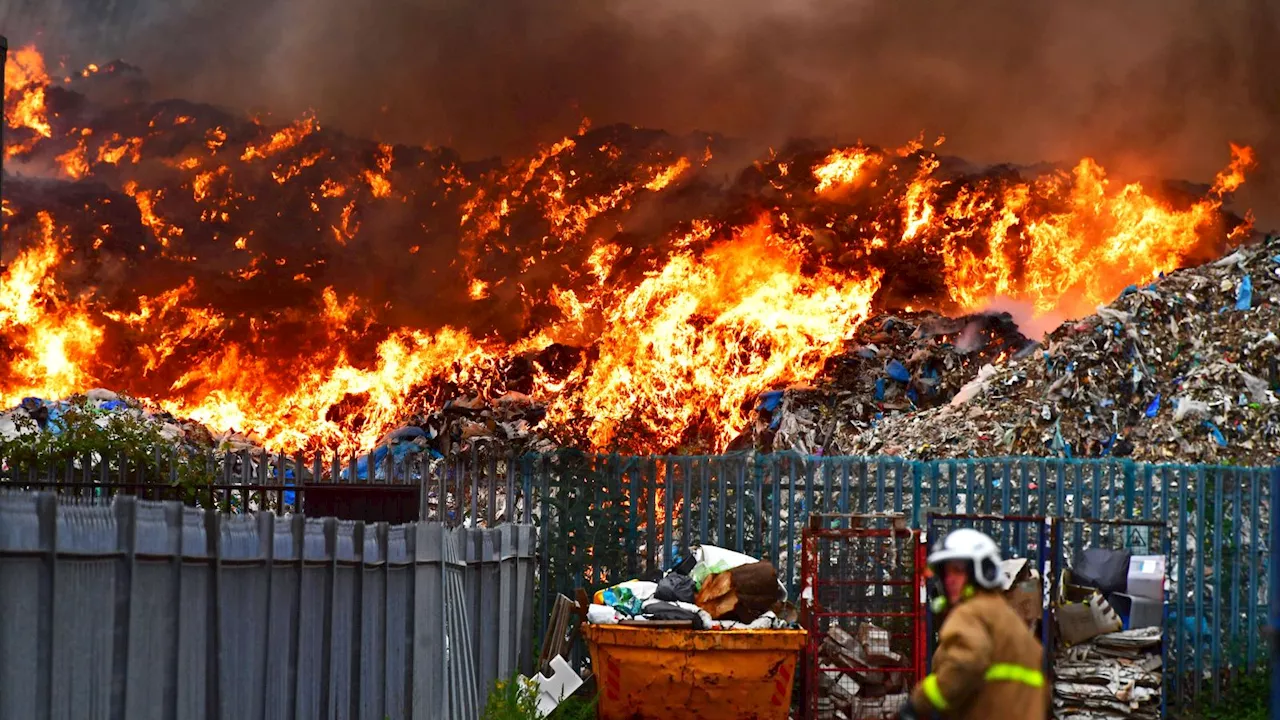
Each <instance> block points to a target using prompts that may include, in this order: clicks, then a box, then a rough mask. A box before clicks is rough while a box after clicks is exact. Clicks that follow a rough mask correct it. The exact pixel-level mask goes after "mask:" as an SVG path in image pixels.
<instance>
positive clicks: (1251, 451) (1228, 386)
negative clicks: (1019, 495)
mask: <svg viewBox="0 0 1280 720" xmlns="http://www.w3.org/2000/svg"><path fill="white" fill-rule="evenodd" d="M1278 332H1280V238H1269V239H1268V240H1267V241H1266V242H1264V243H1262V244H1260V245H1254V246H1250V247H1241V248H1239V249H1237V250H1236V251H1235V252H1232V253H1231V254H1230V255H1227V256H1226V257H1224V258H1221V259H1219V260H1217V261H1214V262H1210V263H1207V264H1205V265H1202V266H1200V267H1195V268H1188V269H1185V270H1180V271H1177V272H1174V273H1171V274H1169V275H1168V276H1166V277H1163V278H1161V279H1159V280H1157V281H1155V282H1152V283H1150V284H1147V285H1143V286H1133V287H1130V288H1127V289H1126V290H1125V291H1124V293H1123V294H1122V296H1121V297H1120V298H1118V299H1117V300H1115V301H1114V302H1113V303H1111V304H1109V305H1107V306H1102V307H1099V308H1098V311H1097V313H1095V314H1093V315H1090V316H1088V317H1085V318H1083V319H1081V320H1076V321H1070V322H1067V323H1064V324H1063V325H1062V326H1061V327H1059V328H1058V329H1057V330H1055V331H1054V332H1052V333H1051V334H1049V336H1048V337H1047V338H1046V340H1045V347H1043V348H1040V349H1036V350H1035V351H1033V352H1030V353H1028V354H1024V356H1023V357H1021V358H1016V357H1015V358H1012V359H1010V360H1009V362H1007V363H1005V364H1002V365H999V366H990V367H984V368H983V369H982V371H981V372H980V374H979V376H978V377H977V378H975V379H974V380H973V381H971V383H970V384H969V385H967V386H966V387H965V388H964V389H962V390H961V391H960V392H959V393H957V394H956V395H954V396H953V397H952V398H951V401H950V402H949V403H947V404H946V405H943V406H940V407H937V408H933V409H930V410H926V411H922V412H919V413H916V414H914V415H911V416H899V417H894V418H886V419H885V420H884V421H883V422H881V423H879V424H878V425H877V426H876V427H874V428H871V429H868V430H863V431H861V432H856V431H855V432H850V433H847V434H845V435H844V436H842V437H839V438H838V440H837V442H839V443H841V448H842V449H843V450H844V451H846V452H852V453H870V454H874V453H888V454H895V455H908V456H911V457H922V458H929V457H966V456H991V455H1017V454H1031V455H1051V456H1058V457H1130V458H1133V459H1136V460H1144V461H1152V462H1169V461H1177V462H1199V463H1210V464H1236V465H1245V466H1263V465H1267V464H1269V463H1270V462H1271V461H1272V459H1274V458H1275V457H1276V455H1277V454H1280V401H1278V400H1277V397H1278V395H1280V339H1278V338H1277V333H1278Z"/></svg>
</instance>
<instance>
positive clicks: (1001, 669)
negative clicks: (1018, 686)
mask: <svg viewBox="0 0 1280 720" xmlns="http://www.w3.org/2000/svg"><path fill="white" fill-rule="evenodd" d="M986 679H987V681H988V682H999V681H1008V682H1016V683H1022V684H1023V685H1030V686H1031V687H1034V688H1041V687H1044V673H1042V672H1040V671H1039V670H1037V669H1035V668H1028V667H1022V666H1021V665H1013V664H1011V663H995V664H994V665H992V666H991V667H989V668H987V674H986Z"/></svg>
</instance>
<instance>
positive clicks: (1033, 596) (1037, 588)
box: [1004, 575, 1044, 625]
mask: <svg viewBox="0 0 1280 720" xmlns="http://www.w3.org/2000/svg"><path fill="white" fill-rule="evenodd" d="M1043 591H1044V586H1043V585H1042V583H1041V581H1040V576H1039V575H1032V576H1031V577H1029V578H1026V579H1025V580H1021V581H1019V582H1018V583H1017V584H1016V585H1014V586H1013V587H1011V588H1009V590H1007V591H1006V592H1005V594H1004V597H1005V599H1006V600H1008V601H1009V604H1010V605H1011V606H1013V611H1014V612H1016V613H1017V614H1018V617H1020V618H1022V619H1023V620H1024V621H1025V622H1026V623H1027V625H1035V623H1036V621H1038V620H1039V619H1040V618H1041V616H1042V615H1043V614H1044V595H1043Z"/></svg>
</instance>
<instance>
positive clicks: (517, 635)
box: [457, 525, 537, 688]
mask: <svg viewBox="0 0 1280 720" xmlns="http://www.w3.org/2000/svg"><path fill="white" fill-rule="evenodd" d="M457 532H458V545H459V547H461V548H462V552H463V557H464V559H465V561H466V586H467V592H466V595H467V601H468V605H467V609H468V613H469V615H468V616H469V617H470V619H471V650H472V654H473V657H474V658H475V668H476V675H477V679H478V683H477V686H478V687H481V688H489V687H492V686H493V683H494V681H495V680H498V679H502V678H507V677H510V676H511V674H512V673H514V672H517V671H518V672H520V673H521V674H523V675H526V676H531V675H533V672H534V669H533V654H532V649H533V648H532V644H531V643H529V642H528V641H527V640H525V638H532V637H534V621H533V596H534V592H533V590H534V577H533V573H532V572H530V570H531V569H532V563H533V561H534V558H535V550H536V544H537V537H536V535H535V533H534V528H533V527H532V526H529V525H503V526H500V527H497V528H494V529H483V528H482V529H459V530H458V531H457Z"/></svg>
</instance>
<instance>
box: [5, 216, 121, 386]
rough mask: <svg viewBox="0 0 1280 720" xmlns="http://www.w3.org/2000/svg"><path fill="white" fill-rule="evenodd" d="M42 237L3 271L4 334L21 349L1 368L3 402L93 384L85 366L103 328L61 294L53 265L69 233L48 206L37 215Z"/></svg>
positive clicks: (78, 304) (85, 310)
mask: <svg viewBox="0 0 1280 720" xmlns="http://www.w3.org/2000/svg"><path fill="white" fill-rule="evenodd" d="M38 226H39V235H40V237H39V239H38V240H37V241H36V243H35V244H34V245H32V246H30V247H29V248H27V249H26V250H25V251H24V252H23V253H22V254H20V255H19V256H18V257H17V258H16V259H15V260H14V261H13V263H12V264H11V265H9V267H8V268H7V269H6V271H5V273H4V274H3V275H0V335H7V336H10V337H11V338H13V339H16V340H17V343H16V345H17V348H16V349H17V353H16V355H15V356H13V357H10V358H7V359H6V363H5V367H3V368H0V403H3V404H4V405H5V406H6V407H11V406H13V405H16V404H17V403H18V402H20V401H21V400H22V398H24V397H26V396H28V395H40V396H50V395H52V396H54V397H65V396H68V395H70V394H72V393H76V392H82V391H84V390H86V389H88V388H90V387H92V384H93V381H94V378H93V376H92V375H91V374H90V373H89V372H88V371H87V370H86V368H88V367H91V366H92V365H93V361H94V357H95V355H96V354H97V351H98V348H99V346H100V344H101V342H102V328H101V327H100V326H99V325H98V324H97V323H96V322H94V320H93V318H92V316H91V315H90V313H89V312H88V310H87V309H86V308H85V307H84V305H83V304H81V303H80V302H77V301H73V300H71V299H69V298H66V297H65V296H63V294H62V293H61V291H60V288H59V284H58V282H57V279H56V278H55V270H56V268H57V266H58V264H59V263H60V262H62V261H63V258H64V255H65V253H66V245H65V238H64V237H63V235H62V234H61V232H60V231H59V230H58V228H57V227H56V226H55V225H54V222H53V218H52V217H51V216H50V215H49V213H47V212H41V213H39V216H38Z"/></svg>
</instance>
